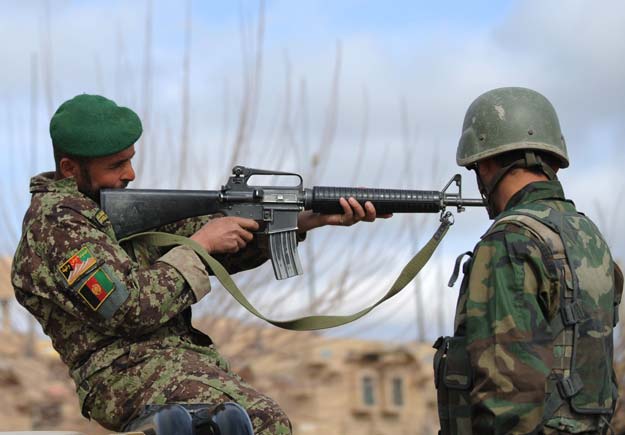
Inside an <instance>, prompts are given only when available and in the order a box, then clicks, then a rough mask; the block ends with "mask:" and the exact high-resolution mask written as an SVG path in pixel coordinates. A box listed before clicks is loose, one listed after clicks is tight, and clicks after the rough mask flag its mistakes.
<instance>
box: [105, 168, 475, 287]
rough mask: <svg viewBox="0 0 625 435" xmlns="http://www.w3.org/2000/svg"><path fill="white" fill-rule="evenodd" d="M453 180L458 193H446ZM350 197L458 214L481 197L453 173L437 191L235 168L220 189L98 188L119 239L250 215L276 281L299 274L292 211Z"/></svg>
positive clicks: (329, 210)
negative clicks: (326, 182)
mask: <svg viewBox="0 0 625 435" xmlns="http://www.w3.org/2000/svg"><path fill="white" fill-rule="evenodd" d="M259 175H260V176H279V177H282V176H289V177H296V178H297V180H299V183H298V184H297V185H295V186H255V185H250V184H249V180H250V178H251V177H252V176H259ZM452 184H455V185H456V187H457V192H455V193H450V192H448V189H449V188H450V186H451V185H452ZM349 197H353V198H355V199H356V200H358V202H360V203H361V204H363V205H364V203H365V202H366V201H371V202H372V203H373V205H374V206H375V209H376V212H377V213H378V214H387V213H438V212H441V213H443V212H444V211H445V209H446V208H447V207H456V209H457V211H458V212H462V211H464V209H465V207H467V206H469V207H480V206H483V205H484V202H483V200H482V199H465V198H463V197H462V177H461V176H460V174H456V175H454V176H453V177H452V179H451V180H449V182H448V183H447V184H446V185H445V187H444V188H443V189H442V190H440V191H436V190H403V189H366V188H354V187H324V186H315V187H313V188H312V189H310V188H304V187H303V179H302V177H301V176H300V175H299V174H296V173H290V172H278V171H267V170H262V169H252V168H246V167H243V166H235V167H234V168H233V169H232V176H230V178H228V182H227V183H226V185H225V186H222V188H221V190H163V189H103V190H102V191H101V193H100V205H101V207H102V210H104V211H105V212H106V214H107V215H108V217H109V219H110V221H111V223H112V225H113V229H114V231H115V234H116V235H117V237H118V238H120V239H121V238H123V237H126V236H129V235H131V234H135V233H139V232H143V231H146V230H150V229H154V228H157V227H160V226H162V225H165V224H169V223H172V222H176V221H179V220H182V219H185V218H190V217H196V216H203V215H208V214H215V213H222V214H224V215H226V216H239V217H244V218H249V219H254V220H255V221H257V222H259V223H260V225H261V227H260V230H259V231H258V232H259V233H261V234H263V235H265V236H267V237H268V239H269V240H268V245H269V257H270V259H271V262H272V265H273V270H274V273H275V276H276V278H277V279H285V278H290V277H292V276H295V275H301V274H302V273H303V270H302V266H301V263H300V260H299V255H298V253H297V238H296V231H297V215H298V213H299V212H300V211H302V210H312V211H313V212H316V213H322V214H335V213H342V212H343V209H342V208H341V205H340V204H339V199H340V198H346V199H347V198H349Z"/></svg>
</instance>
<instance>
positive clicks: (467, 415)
mask: <svg viewBox="0 0 625 435" xmlns="http://www.w3.org/2000/svg"><path fill="white" fill-rule="evenodd" d="M434 348H436V349H437V350H436V354H435V355H434V382H435V385H436V390H437V393H438V399H437V401H438V416H439V419H440V424H441V431H440V434H441V435H444V434H454V435H468V434H471V401H470V396H469V392H470V389H471V386H472V382H473V376H472V370H471V365H470V364H469V354H468V352H467V349H466V338H465V337H439V338H438V340H436V343H434Z"/></svg>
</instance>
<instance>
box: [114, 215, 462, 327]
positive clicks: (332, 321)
mask: <svg viewBox="0 0 625 435" xmlns="http://www.w3.org/2000/svg"><path fill="white" fill-rule="evenodd" d="M452 224H453V220H452V219H451V214H450V213H446V214H444V215H443V216H441V224H440V226H439V227H438V229H437V230H436V232H435V233H434V235H433V236H432V238H431V239H430V240H429V241H428V242H427V243H426V245H425V246H424V247H423V248H422V249H421V250H420V251H419V252H417V254H416V255H415V256H414V257H412V259H411V260H410V261H409V262H408V264H406V266H404V268H403V269H402V271H401V272H400V274H399V276H398V277H397V279H396V280H395V282H394V283H393V285H392V286H391V288H390V289H389V290H388V291H387V292H386V294H385V295H384V296H383V297H382V298H381V299H380V300H378V301H377V302H375V303H374V304H373V305H371V306H369V307H368V308H365V309H363V310H361V311H358V312H357V313H354V314H351V315H345V316H332V315H330V316H305V317H300V318H298V319H292V320H272V319H269V318H267V317H265V316H263V315H262V314H261V313H260V312H259V311H258V310H257V309H256V308H255V307H254V306H253V305H252V304H251V303H250V301H248V300H247V298H246V297H245V295H244V294H243V292H242V291H241V290H240V289H239V287H237V285H236V284H235V282H234V281H233V280H232V277H231V276H230V274H229V273H228V271H227V270H226V269H225V268H224V267H223V266H222V265H221V263H219V261H217V260H216V259H215V258H213V257H211V256H210V255H209V254H208V253H207V252H206V250H204V248H202V246H200V244H198V243H197V242H196V241H194V240H191V239H189V238H187V237H183V236H178V235H175V234H169V233H161V232H145V233H138V234H134V235H132V236H129V237H126V238H123V239H121V240H120V241H119V243H123V242H128V241H131V240H132V241H142V242H145V243H148V244H150V245H153V246H157V247H168V246H187V247H188V248H190V249H193V251H195V253H196V254H197V255H199V256H200V258H201V259H202V260H203V261H204V263H205V264H206V265H207V266H208V267H210V269H211V270H212V272H213V273H214V274H215V277H217V279H218V280H219V282H220V283H221V285H222V286H223V287H224V288H225V289H226V290H227V291H228V293H230V294H231V295H232V297H234V298H235V299H236V300H237V302H238V303H239V304H241V305H242V306H243V307H244V308H245V309H246V310H248V311H249V312H250V313H252V314H254V315H255V316H256V317H258V318H260V319H263V320H265V321H266V322H269V323H271V324H272V325H275V326H278V327H280V328H284V329H290V330H293V331H312V330H316V329H328V328H334V327H336V326H341V325H345V324H347V323H350V322H353V321H354V320H357V319H360V318H361V317H363V316H364V315H365V314H367V313H369V312H370V311H371V310H373V309H374V308H375V307H377V306H378V305H380V304H381V303H382V302H384V301H386V300H387V299H390V298H392V297H393V296H395V295H396V294H397V293H399V292H400V291H401V290H403V289H404V287H406V285H408V283H409V282H410V281H412V279H413V278H414V277H415V276H417V274H418V273H419V272H420V271H421V269H422V268H423V266H425V264H426V263H427V262H428V260H429V259H430V257H432V254H433V253H434V251H435V250H436V248H437V247H438V245H439V243H440V242H441V240H442V239H443V237H444V236H445V234H447V230H449V227H450V226H451V225H452Z"/></svg>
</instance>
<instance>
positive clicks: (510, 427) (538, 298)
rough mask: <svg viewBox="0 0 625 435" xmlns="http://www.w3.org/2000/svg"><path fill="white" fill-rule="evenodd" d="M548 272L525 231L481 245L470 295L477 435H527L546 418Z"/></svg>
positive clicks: (469, 340)
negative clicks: (544, 416) (544, 413)
mask: <svg viewBox="0 0 625 435" xmlns="http://www.w3.org/2000/svg"><path fill="white" fill-rule="evenodd" d="M546 277H547V272H546V270H545V269H544V262H543V259H542V257H541V253H540V250H539V249H538V245H537V244H536V242H534V241H533V240H532V239H530V238H529V237H528V236H527V235H525V234H523V232H522V231H518V232H511V231H505V232H497V233H494V234H492V235H490V236H489V237H488V238H486V239H484V240H483V241H482V242H481V243H480V244H479V246H478V248H477V250H476V254H475V257H474V260H473V266H472V270H471V276H470V283H469V294H468V301H467V343H468V351H469V357H470V360H471V365H472V367H473V369H474V384H473V389H472V391H471V402H472V403H471V405H472V425H473V433H479V434H504V433H505V434H528V433H532V432H533V431H534V430H535V429H536V427H537V426H539V425H540V423H541V420H542V415H543V401H544V392H545V378H546V376H547V375H548V374H549V371H550V369H551V365H552V358H553V357H552V347H551V344H552V342H551V332H550V329H549V322H548V320H547V318H548V316H549V312H551V311H552V310H553V307H550V306H549V304H550V303H551V302H550V300H551V299H550V298H549V282H548V280H547V279H546Z"/></svg>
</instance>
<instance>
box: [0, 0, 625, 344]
mask: <svg viewBox="0 0 625 435" xmlns="http://www.w3.org/2000/svg"><path fill="white" fill-rule="evenodd" d="M188 4H189V3H187V2H183V1H180V2H167V1H158V0H154V1H152V2H150V1H149V0H145V1H139V0H137V1H133V2H128V1H121V0H119V1H107V2H104V1H96V0H90V1H71V0H50V1H46V0H37V1H36V0H30V1H21V2H13V1H8V0H0V6H1V8H2V9H1V10H2V11H3V13H2V15H0V40H2V41H4V42H3V44H1V45H0V62H1V63H2V65H3V66H2V68H0V149H1V150H3V154H4V155H5V158H4V159H2V160H1V161H0V186H1V194H2V201H3V204H2V211H1V212H0V219H1V220H2V222H1V223H2V225H0V228H2V233H1V234H0V253H2V254H3V255H10V253H11V252H12V251H13V250H14V249H15V246H16V244H17V241H18V238H19V232H20V221H21V218H22V216H23V213H24V211H25V210H26V208H27V206H28V179H29V177H30V176H31V175H33V174H35V173H38V172H42V171H45V170H50V169H51V168H52V156H51V150H50V146H51V145H50V139H49V136H48V131H47V126H48V122H49V119H50V117H51V115H52V113H53V111H54V110H55V109H56V107H58V106H59V105H60V104H61V103H62V102H63V101H65V100H66V99H69V98H71V97H73V96H74V95H76V94H79V93H98V94H103V95H105V96H108V97H109V98H113V99H114V100H115V101H117V102H118V103H120V104H123V105H127V106H129V107H131V108H133V109H134V110H136V111H137V113H139V114H140V116H141V117H142V120H143V123H144V129H145V133H144V135H143V138H142V141H141V142H140V143H139V144H137V150H138V156H137V159H136V162H135V163H136V165H137V166H139V167H140V168H141V169H142V170H141V171H140V174H139V175H140V177H139V179H138V180H137V182H136V183H135V185H134V187H144V188H148V187H153V188H187V189H191V188H204V189H217V188H218V187H219V186H221V184H223V183H224V182H225V179H226V177H227V175H228V173H229V170H230V165H231V164H232V163H240V164H246V165H250V166H257V167H263V168H265V169H275V170H288V171H296V172H299V173H302V174H303V175H304V176H305V177H306V178H305V184H306V185H307V186H311V185H358V186H379V187H402V188H413V189H427V190H430V189H440V188H441V187H442V186H443V185H444V184H445V183H446V182H447V181H448V179H449V178H451V176H452V175H453V174H454V173H456V172H460V173H462V174H463V176H464V185H463V190H464V192H465V194H466V195H467V196H476V195H477V190H476V187H475V182H474V178H473V176H472V174H471V173H468V172H467V171H465V170H464V169H462V168H458V167H457V166H456V165H455V150H456V146H457V143H458V138H459V136H460V129H461V125H462V120H463V117H464V112H465V111H466V108H467V107H468V106H469V104H470V103H471V101H472V100H473V99H474V98H476V97H477V96H478V95H480V94H481V93H483V92H485V91H487V90H489V89H493V88H497V87H501V86H524V87H529V88H532V89H535V90H537V91H539V92H541V93H543V94H544V95H545V96H547V98H549V99H550V101H551V102H552V103H553V104H554V106H555V107H556V110H557V112H558V115H559V117H560V123H561V126H562V130H563V132H564V135H565V137H566V139H567V145H568V151H569V155H570V160H571V166H570V168H568V169H566V170H565V171H562V172H561V173H560V178H561V180H562V182H563V184H564V188H565V192H566V194H567V195H568V196H569V197H571V198H572V199H574V200H575V202H576V204H577V205H578V207H579V208H580V209H581V210H583V211H584V212H586V213H587V214H588V215H589V216H590V217H591V218H593V219H594V220H596V221H597V223H598V225H599V227H600V229H601V230H602V231H603V233H604V234H605V235H606V238H608V241H609V243H610V244H611V246H612V248H613V251H614V254H615V256H616V257H617V258H623V255H624V254H625V233H624V232H623V231H621V229H620V214H621V213H623V212H624V211H625V210H623V205H622V204H623V198H624V197H625V181H624V180H623V177H622V169H621V164H622V162H623V161H624V160H623V158H624V151H623V147H622V146H621V141H622V138H623V137H625V122H624V121H625V86H623V77H625V3H623V2H620V1H616V0H615V1H602V2H590V1H581V0H568V1H564V0H561V1H551V2H544V1H538V0H536V1H531V0H530V1H499V2H488V1H472V2H464V1H445V2H426V1H407V0H406V1H404V0H399V1H394V2H379V1H365V0H342V1H329V0H328V1H321V0H319V1H313V0H308V1H307V0H300V1H297V2H295V1H287V0H282V1H267V2H266V3H264V13H263V14H262V17H263V18H264V19H263V20H260V22H262V23H263V26H262V38H260V39H259V38H258V37H257V35H259V30H258V23H259V10H260V4H259V2H257V1H252V0H242V1H239V2H202V1H199V0H192V1H191V2H190V5H191V9H190V12H191V14H190V16H191V27H190V29H191V31H190V33H186V30H188V29H189V27H188V26H187V25H186V22H187V21H186V16H187V15H186V14H187V9H186V8H187V5H188ZM150 7H151V17H152V21H151V26H150V29H151V30H150V32H146V16H147V15H148V14H147V11H148V10H150ZM146 34H151V39H149V40H150V41H151V42H150V44H146V40H148V39H146ZM189 36H190V39H187V37H189ZM187 41H190V42H189V43H188V44H189V45H188V46H189V47H190V51H189V57H188V60H189V63H188V64H189V76H188V89H189V98H188V106H186V107H188V117H187V118H186V119H188V130H186V131H187V132H188V133H187V135H186V136H185V135H184V131H185V129H184V125H185V124H184V119H185V117H184V113H185V109H184V108H185V102H184V101H185V99H184V92H183V90H184V83H185V75H184V67H183V65H184V62H185V47H186V46H187ZM259 41H261V42H260V43H259ZM146 47H147V48H146ZM147 53H149V55H148V54H147ZM258 53H261V54H262V55H261V56H257V54H258ZM146 65H149V68H148V67H146ZM255 65H261V67H260V68H259V69H258V70H257V71H259V73H258V74H257V75H254V74H251V71H254V68H255ZM146 70H149V74H146ZM254 78H255V79H256V80H255V79H254ZM246 84H247V86H246ZM250 84H251V85H250ZM250 86H251V88H252V89H254V90H255V91H256V92H255V93H254V96H253V97H252V98H251V99H250V97H249V92H248V93H247V94H246V89H247V90H248V91H249V89H250ZM246 95H247V97H246ZM246 98H247V99H246ZM246 110H247V111H246ZM241 113H246V114H247V116H248V118H247V123H246V124H245V128H244V131H245V133H246V134H245V140H244V141H243V142H242V146H241V148H240V152H239V153H238V154H236V156H235V155H233V149H234V144H235V142H236V138H237V125H239V123H240V120H241ZM185 137H186V140H185ZM183 142H185V143H187V144H188V147H187V148H183V147H182V146H181V143H183ZM234 157H236V162H233V161H232V160H233V158H234ZM315 162H317V166H315ZM315 167H316V168H317V169H315ZM488 225H489V221H488V220H487V218H486V214H485V212H484V211H482V210H470V211H468V212H466V213H465V214H462V215H459V216H457V217H456V224H455V225H454V227H453V228H452V230H451V231H450V234H449V235H448V237H447V239H446V240H445V242H444V243H443V245H442V246H441V248H440V250H439V252H438V253H437V254H436V256H435V258H434V259H433V260H432V262H431V264H430V265H428V267H427V268H426V270H424V272H423V276H422V278H421V280H420V282H421V292H422V295H423V298H424V300H425V301H426V302H427V303H428V304H429V305H428V306H427V309H426V310H425V313H426V315H425V323H426V325H427V328H428V335H430V336H435V335H436V334H438V333H443V332H446V333H450V332H451V331H450V328H451V319H452V315H453V307H454V305H455V298H456V294H457V285H456V287H455V288H454V289H448V288H446V287H445V286H444V285H442V284H441V283H442V282H443V281H444V282H446V281H447V277H448V276H449V274H450V273H451V269H452V267H453V262H454V259H455V257H456V256H457V255H458V254H459V253H461V252H464V251H466V250H470V249H471V248H472V247H473V246H474V244H475V243H476V242H477V240H478V239H479V237H480V235H481V234H482V233H483V232H484V231H485V230H486V229H487V228H488ZM361 226H362V228H361ZM361 226H359V227H354V228H352V229H349V230H345V229H322V230H319V231H318V232H317V233H315V234H312V235H311V238H310V239H312V243H311V244H312V245H313V248H310V251H312V254H313V255H310V254H311V252H310V251H308V249H309V248H306V247H304V246H302V247H300V251H301V255H302V259H303V263H304V268H305V269H306V275H305V276H304V277H302V278H296V279H295V281H294V283H275V282H270V283H264V284H263V286H265V287H262V286H261V288H267V289H268V290H267V291H270V290H269V289H271V291H272V292H273V291H276V292H277V293H278V294H282V293H281V292H286V291H290V289H291V288H293V289H294V290H293V291H294V292H295V293H294V294H295V296H294V297H293V298H292V299H290V301H291V303H290V304H289V305H288V306H285V307H282V308H281V309H279V310H278V311H277V313H276V315H277V316H278V317H283V318H288V317H292V316H293V315H295V314H301V313H302V309H303V307H305V306H306V305H307V302H306V301H307V296H306V295H307V290H306V289H310V288H311V286H317V287H318V289H316V291H320V290H319V289H321V288H324V287H325V286H326V285H327V284H328V283H331V282H333V280H334V281H335V280H337V279H338V278H337V277H338V276H339V275H340V274H341V271H342V270H343V269H342V268H341V267H340V266H339V265H341V264H344V263H345V262H349V261H351V262H352V263H354V264H355V265H356V266H355V267H357V269H358V270H357V272H358V276H355V277H351V278H350V283H351V285H352V286H353V287H354V288H355V289H356V290H354V292H355V294H356V297H354V298H351V300H348V301H344V302H342V303H341V304H340V306H339V311H341V312H343V313H347V312H351V311H355V310H357V309H359V308H362V306H363V305H362V304H364V303H365V302H366V301H369V300H370V301H373V300H374V299H376V298H377V297H379V296H380V295H381V294H382V293H383V292H384V290H385V288H386V287H388V286H390V283H391V282H392V279H393V277H394V276H395V275H396V274H397V273H398V272H399V270H400V268H401V266H402V265H403V264H405V263H406V262H407V261H408V259H409V258H410V256H411V255H412V254H414V253H415V252H416V250H417V248H418V247H419V246H420V245H422V244H423V243H424V242H425V240H426V239H427V238H428V237H429V235H430V234H431V233H432V232H433V231H434V229H435V226H436V217H435V216H430V217H427V218H422V217H420V216H409V217H397V216H396V217H395V218H393V219H392V220H390V221H388V222H379V223H376V224H374V225H361ZM307 242H308V241H307ZM307 242H306V243H307ZM313 256H314V257H315V258H314V259H313V258H312V257H313ZM381 259H386V261H384V262H382V263H381V264H379V263H378V261H381ZM322 266H323V268H325V267H327V268H328V269H329V271H328V272H322V271H320V270H319V269H320V268H322ZM333 266H334V269H337V270H338V271H337V272H334V271H333V270H332V267H333ZM264 267H265V268H266V267H268V266H264ZM311 269H312V272H311ZM324 270H325V269H324ZM250 273H251V272H250ZM311 274H312V275H314V276H313V278H311ZM353 274H354V272H353V271H352V275H353ZM252 282H253V281H252ZM245 283H247V281H245ZM414 294H415V293H414V291H413V290H410V291H408V292H406V294H405V295H400V296H399V297H398V300H396V301H395V300H392V301H390V302H388V303H387V304H385V306H383V307H381V308H379V309H378V310H376V312H375V313H374V314H373V315H372V316H370V318H368V319H365V320H362V321H359V322H357V323H356V324H355V325H354V326H352V327H346V328H342V329H341V330H339V331H338V332H335V333H337V334H339V335H341V334H343V335H359V336H366V337H372V338H380V339H392V340H396V339H411V338H414V331H415V326H414V316H415V314H414V306H415V301H414ZM202 304H203V305H202V307H204V308H202V309H207V310H208V311H210V301H207V302H206V303H204V302H202ZM441 306H442V309H441ZM441 312H442V314H438V313H441ZM441 315H442V316H443V322H442V323H443V324H444V325H446V326H442V327H439V324H440V323H441V321H440V319H439V318H438V317H439V316H441ZM445 328H446V329H445ZM441 329H444V330H442V331H441Z"/></svg>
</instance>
